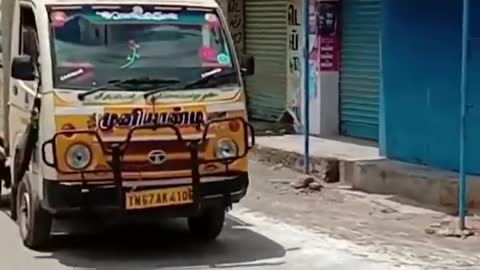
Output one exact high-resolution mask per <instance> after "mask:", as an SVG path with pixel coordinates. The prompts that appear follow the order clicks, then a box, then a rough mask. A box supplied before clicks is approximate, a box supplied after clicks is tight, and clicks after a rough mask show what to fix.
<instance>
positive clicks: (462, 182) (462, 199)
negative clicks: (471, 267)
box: [458, 0, 470, 229]
mask: <svg viewBox="0 0 480 270" xmlns="http://www.w3.org/2000/svg"><path fill="white" fill-rule="evenodd" d="M469 17H470V0H463V18H462V75H461V76H462V77H461V81H460V159H459V161H460V169H459V181H458V215H459V217H460V220H459V226H460V229H465V214H466V210H467V209H466V208H467V206H466V203H467V179H466V176H465V129H466V123H465V120H466V119H465V118H466V114H467V111H466V101H467V94H466V93H467V83H468V77H467V57H468V35H469V23H470V18H469Z"/></svg>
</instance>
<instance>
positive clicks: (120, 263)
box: [0, 207, 394, 270]
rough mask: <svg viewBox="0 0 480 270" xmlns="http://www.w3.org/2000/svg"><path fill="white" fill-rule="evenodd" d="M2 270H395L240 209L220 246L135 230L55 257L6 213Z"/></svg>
mask: <svg viewBox="0 0 480 270" xmlns="http://www.w3.org/2000/svg"><path fill="white" fill-rule="evenodd" d="M0 228H1V232H0V269H2V270H32V269H35V270H60V269H102V270H109V269H112V270H113V269H115V270H121V269H134V270H135V269H145V270H147V269H148V270H154V269H179V270H180V269H212V268H220V269H232V270H246V269H249V270H250V269H253V270H256V269H266V270H268V269H289V270H303V269H305V270H306V269H308V270H312V269H336V270H341V269H356V270H361V269H369V270H370V269H372V270H375V269H379V270H380V269H381V270H386V269H394V268H391V267H390V266H389V265H385V264H381V263H375V262H372V261H370V260H368V259H366V258H361V257H358V258H357V257H354V256H353V255H350V254H348V253H345V252H342V251H339V249H340V248H342V247H341V246H342V245H343V244H342V242H341V241H335V240H332V239H326V238H324V237H320V236H319V235H316V234H314V233H312V232H309V231H307V230H303V229H298V228H295V227H291V226H289V225H286V224H284V223H281V222H278V221H275V220H272V219H270V218H268V217H265V216H263V215H262V214H261V213H256V212H252V211H249V210H248V209H246V208H242V207H240V208H236V210H234V211H233V212H232V213H231V216H230V218H229V219H228V221H227V223H226V229H225V231H224V233H223V234H222V235H221V237H220V239H219V241H218V242H216V243H213V244H209V245H201V244H199V243H196V242H194V241H192V240H191V239H190V238H189V234H188V232H187V230H186V227H185V226H184V223H183V222H180V221H172V222H169V223H162V224H155V225H153V224H151V225H149V226H138V225H129V226H128V227H118V228H116V229H112V230H109V232H108V234H103V235H102V234H87V235H69V236H66V235H57V236H56V237H54V239H53V241H54V247H53V248H52V250H50V251H48V252H34V251H31V250H27V249H26V248H24V247H23V246H22V245H21V244H20V239H19V237H18V232H17V227H16V226H15V224H14V223H13V222H12V221H11V220H10V219H9V217H8V216H7V215H6V214H5V213H2V214H0Z"/></svg>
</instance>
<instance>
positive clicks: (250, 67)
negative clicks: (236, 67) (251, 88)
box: [240, 55, 255, 76]
mask: <svg viewBox="0 0 480 270" xmlns="http://www.w3.org/2000/svg"><path fill="white" fill-rule="evenodd" d="M240 69H241V71H242V75H244V76H251V75H253V74H255V59H254V57H253V56H250V55H244V56H242V58H241V60H240Z"/></svg>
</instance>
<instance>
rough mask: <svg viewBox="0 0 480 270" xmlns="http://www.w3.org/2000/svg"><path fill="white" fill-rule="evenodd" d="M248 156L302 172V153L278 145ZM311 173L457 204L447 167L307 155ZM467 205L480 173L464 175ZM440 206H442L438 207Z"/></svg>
mask: <svg viewBox="0 0 480 270" xmlns="http://www.w3.org/2000/svg"><path fill="white" fill-rule="evenodd" d="M252 157H253V158H254V159H256V160H258V161H261V162H265V163H268V164H272V165H273V166H278V165H279V164H281V166H283V167H286V168H289V169H293V170H295V171H297V172H300V173H304V169H303V168H304V167H303V155H302V154H300V153H296V152H289V151H285V150H281V149H276V148H271V147H264V146H259V145H257V146H255V147H254V148H253V149H252ZM310 162H311V166H310V168H311V175H312V176H314V177H317V178H319V179H321V180H323V181H324V182H326V183H336V184H339V185H342V186H346V187H350V188H351V189H354V190H360V191H363V192H366V193H374V194H383V195H392V196H391V198H390V199H391V200H401V198H397V197H403V198H408V199H411V200H413V201H414V202H418V203H420V204H426V205H431V206H432V207H433V208H445V207H447V208H454V207H456V206H457V205H458V197H457V188H458V185H457V180H456V179H457V177H458V175H457V174H456V173H453V172H449V171H441V170H437V169H433V168H429V167H425V166H420V165H415V164H409V163H405V162H400V161H393V160H386V159H383V158H382V159H374V160H342V159H338V158H332V157H318V156H317V157H311V159H310ZM467 197H468V198H467V200H468V207H469V208H475V209H477V208H478V209H480V177H479V176H469V177H468V196H467ZM442 210H444V209H442Z"/></svg>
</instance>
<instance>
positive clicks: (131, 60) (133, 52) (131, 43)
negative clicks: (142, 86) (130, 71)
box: [120, 40, 140, 69]
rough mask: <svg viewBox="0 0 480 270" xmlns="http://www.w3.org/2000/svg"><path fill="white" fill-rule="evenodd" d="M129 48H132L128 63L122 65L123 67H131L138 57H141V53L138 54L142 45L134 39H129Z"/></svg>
mask: <svg viewBox="0 0 480 270" xmlns="http://www.w3.org/2000/svg"><path fill="white" fill-rule="evenodd" d="M128 48H129V49H130V53H129V54H128V56H127V63H125V64H124V65H123V66H121V67H120V68H122V69H124V68H128V67H130V66H131V65H133V64H134V63H135V62H136V61H137V59H138V58H140V55H139V54H138V49H139V48H140V45H138V44H137V43H136V42H135V41H134V40H129V41H128Z"/></svg>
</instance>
